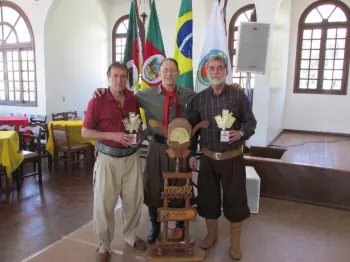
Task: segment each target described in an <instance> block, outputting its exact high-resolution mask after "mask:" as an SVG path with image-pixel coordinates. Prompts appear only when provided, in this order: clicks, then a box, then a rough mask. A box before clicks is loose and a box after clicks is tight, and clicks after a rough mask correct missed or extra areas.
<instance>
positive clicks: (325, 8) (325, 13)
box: [317, 5, 335, 19]
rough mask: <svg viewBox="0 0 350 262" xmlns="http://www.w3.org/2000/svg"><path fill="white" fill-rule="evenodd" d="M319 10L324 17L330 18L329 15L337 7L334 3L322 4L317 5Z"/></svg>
mask: <svg viewBox="0 0 350 262" xmlns="http://www.w3.org/2000/svg"><path fill="white" fill-rule="evenodd" d="M317 9H318V11H319V12H320V13H321V15H322V18H323V19H328V17H329V15H330V14H331V13H332V11H333V10H334V9H335V6H334V5H321V6H319V7H317Z"/></svg>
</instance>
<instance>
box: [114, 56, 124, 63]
mask: <svg viewBox="0 0 350 262" xmlns="http://www.w3.org/2000/svg"><path fill="white" fill-rule="evenodd" d="M122 60H123V59H122V56H121V55H120V54H117V55H116V61H119V62H120V61H122Z"/></svg>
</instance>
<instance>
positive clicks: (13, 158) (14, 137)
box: [0, 131, 24, 177]
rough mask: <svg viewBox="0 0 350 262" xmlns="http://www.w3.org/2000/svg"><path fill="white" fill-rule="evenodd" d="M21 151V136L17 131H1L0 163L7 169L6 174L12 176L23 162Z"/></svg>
mask: <svg viewBox="0 0 350 262" xmlns="http://www.w3.org/2000/svg"><path fill="white" fill-rule="evenodd" d="M23 160H24V157H23V156H22V155H21V154H20V153H19V136H18V133H17V132H16V131H0V165H2V166H4V167H5V169H6V175H7V176H8V177H10V176H11V173H12V172H13V171H15V170H16V169H17V168H18V167H19V166H20V164H21V163H22V162H23Z"/></svg>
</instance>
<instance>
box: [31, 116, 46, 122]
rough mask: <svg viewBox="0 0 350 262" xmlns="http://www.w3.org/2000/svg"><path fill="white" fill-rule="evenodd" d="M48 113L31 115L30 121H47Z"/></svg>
mask: <svg viewBox="0 0 350 262" xmlns="http://www.w3.org/2000/svg"><path fill="white" fill-rule="evenodd" d="M46 119H47V115H31V116H30V118H29V121H30V122H31V123H46Z"/></svg>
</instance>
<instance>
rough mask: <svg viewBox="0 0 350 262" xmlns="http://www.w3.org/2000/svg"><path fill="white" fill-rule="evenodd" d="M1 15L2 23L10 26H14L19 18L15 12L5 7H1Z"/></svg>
mask: <svg viewBox="0 0 350 262" xmlns="http://www.w3.org/2000/svg"><path fill="white" fill-rule="evenodd" d="M2 14H3V21H4V22H8V23H9V24H11V25H14V23H15V22H16V21H17V19H18V18H19V14H18V13H17V11H16V10H14V9H12V8H10V7H7V6H3V7H2Z"/></svg>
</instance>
